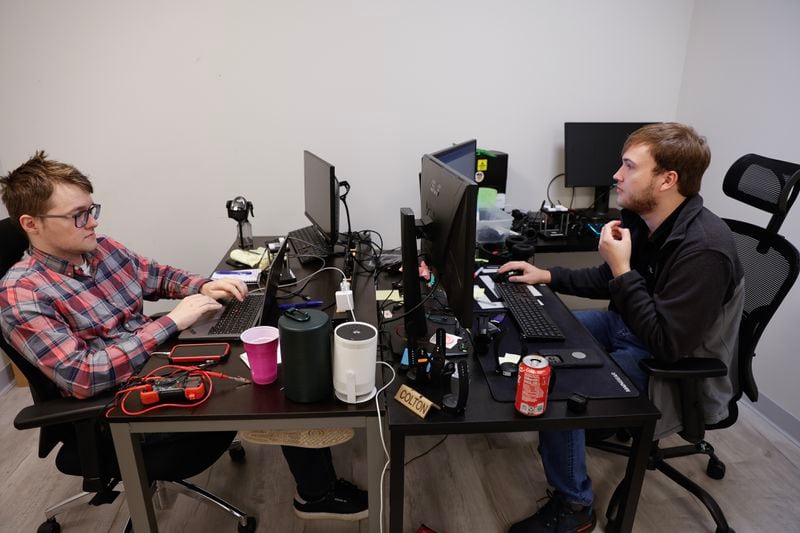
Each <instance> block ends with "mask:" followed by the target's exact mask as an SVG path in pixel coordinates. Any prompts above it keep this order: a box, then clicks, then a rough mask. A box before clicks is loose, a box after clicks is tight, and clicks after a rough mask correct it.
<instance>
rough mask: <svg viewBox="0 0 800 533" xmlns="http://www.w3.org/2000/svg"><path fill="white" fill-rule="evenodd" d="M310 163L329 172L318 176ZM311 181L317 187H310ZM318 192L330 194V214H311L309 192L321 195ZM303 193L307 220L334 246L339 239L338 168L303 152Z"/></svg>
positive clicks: (309, 153)
mask: <svg viewBox="0 0 800 533" xmlns="http://www.w3.org/2000/svg"><path fill="white" fill-rule="evenodd" d="M309 163H313V164H315V165H318V166H319V168H326V169H327V172H320V173H319V175H317V173H314V172H311V170H312V169H311V168H310V165H309ZM323 174H324V177H323ZM326 178H327V181H328V183H327V186H326V183H325V181H326ZM311 181H313V182H314V184H315V185H316V187H309V185H310V182H311ZM317 191H327V192H328V196H327V198H326V199H325V200H326V201H325V203H326V204H327V205H328V209H329V211H330V213H313V212H310V211H311V209H310V207H311V205H310V203H309V192H312V194H320V193H319V192H317ZM303 192H304V199H305V204H304V209H303V212H304V214H305V216H306V218H307V219H308V220H309V221H310V222H311V223H312V224H313V225H314V227H315V228H316V229H317V231H319V232H320V233H321V234H322V235H323V236H324V237H325V240H326V241H327V242H328V244H329V245H330V246H333V245H334V244H336V243H337V241H338V239H339V180H338V179H337V178H336V168H335V167H334V166H333V165H332V164H330V163H328V162H327V161H325V160H324V159H322V158H321V157H319V156H318V155H316V154H314V153H312V152H310V151H308V150H303ZM323 219H327V220H323Z"/></svg>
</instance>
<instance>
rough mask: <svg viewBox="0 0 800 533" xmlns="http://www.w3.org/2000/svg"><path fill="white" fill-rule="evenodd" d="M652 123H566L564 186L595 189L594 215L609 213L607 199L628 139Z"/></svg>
mask: <svg viewBox="0 0 800 533" xmlns="http://www.w3.org/2000/svg"><path fill="white" fill-rule="evenodd" d="M647 124H652V122H565V123H564V185H566V186H567V187H594V192H595V201H594V206H593V209H592V210H593V212H594V213H595V214H597V215H598V216H602V215H604V214H607V213H608V199H609V198H608V197H609V195H610V193H611V188H612V186H613V185H614V179H613V176H614V173H615V172H616V171H617V170H618V169H619V166H620V161H621V155H622V146H623V145H624V144H625V141H626V140H627V138H628V136H629V135H630V134H631V133H633V132H634V131H636V130H638V129H639V128H641V127H642V126H646V125H647Z"/></svg>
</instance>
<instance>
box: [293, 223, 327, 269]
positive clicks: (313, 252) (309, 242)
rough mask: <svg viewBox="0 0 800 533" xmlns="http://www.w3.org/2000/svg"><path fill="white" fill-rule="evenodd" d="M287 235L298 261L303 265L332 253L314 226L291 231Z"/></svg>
mask: <svg viewBox="0 0 800 533" xmlns="http://www.w3.org/2000/svg"><path fill="white" fill-rule="evenodd" d="M286 237H287V238H288V239H289V242H291V243H292V248H294V253H295V255H296V256H297V259H298V261H300V263H301V264H303V265H307V264H308V263H312V262H314V261H318V260H319V258H320V257H328V256H329V255H331V251H332V250H331V248H330V246H328V243H327V241H326V240H325V238H324V237H323V236H322V235H320V233H319V231H317V229H316V228H315V227H314V226H306V227H304V228H300V229H296V230H294V231H290V232H289V234H288V235H287V236H286Z"/></svg>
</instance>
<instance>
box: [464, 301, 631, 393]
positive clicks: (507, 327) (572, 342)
mask: <svg viewBox="0 0 800 533" xmlns="http://www.w3.org/2000/svg"><path fill="white" fill-rule="evenodd" d="M538 288H539V290H540V291H541V293H542V296H541V300H542V301H543V302H544V305H545V308H546V309H547V311H548V313H549V314H550V317H551V318H552V319H553V321H554V322H555V323H556V324H558V326H559V328H560V329H561V330H562V332H563V333H564V337H565V339H564V340H563V341H556V342H532V341H523V340H521V339H520V337H519V333H518V331H517V329H516V325H515V324H514V321H513V320H512V319H511V317H508V316H504V315H506V311H505V310H495V311H489V310H476V313H477V314H482V315H485V316H492V317H493V318H495V320H496V321H497V322H500V329H501V332H502V335H501V336H500V337H498V339H499V342H497V343H496V347H495V344H490V345H489V346H488V347H486V349H484V350H483V352H482V351H481V350H480V349H478V348H476V355H477V357H478V361H479V362H480V364H481V368H482V369H483V373H484V374H485V375H486V381H487V382H488V384H489V389H490V391H491V393H492V397H493V398H494V399H495V400H497V401H498V402H513V401H514V397H515V395H516V392H517V377H516V376H513V377H505V376H503V375H500V374H498V373H497V372H495V368H496V366H497V358H496V356H495V349H496V353H499V354H500V355H504V354H506V353H513V354H522V355H527V354H542V355H547V354H554V355H555V354H558V355H561V357H562V359H567V360H569V359H568V358H567V357H565V355H566V354H571V353H572V352H575V351H581V352H584V353H586V354H587V357H586V358H585V359H583V360H580V361H574V360H573V361H571V362H572V363H575V364H571V365H567V364H565V365H563V366H561V367H554V373H555V374H556V375H557V376H556V383H555V387H551V390H550V398H552V399H554V400H566V399H567V398H569V397H570V396H572V395H573V394H575V393H579V394H582V395H584V396H586V397H587V398H630V397H636V396H639V391H638V389H637V388H636V386H635V385H634V384H633V383H632V382H631V380H630V379H628V376H627V375H625V373H624V372H623V371H622V370H621V369H620V368H619V367H618V366H617V364H616V363H615V362H614V360H613V359H611V357H609V356H608V355H607V354H606V353H605V352H604V351H603V349H602V347H601V346H600V345H598V344H597V341H596V340H595V339H594V337H592V334H591V333H589V331H588V330H587V329H586V328H585V327H584V326H583V325H582V324H581V323H580V322H578V320H577V319H576V318H575V315H573V314H572V312H571V311H570V310H569V309H568V308H567V307H566V306H565V305H564V304H563V303H562V302H561V301H560V300H559V299H558V296H556V295H555V294H554V293H553V292H552V290H551V289H550V288H549V287H542V286H539V287H538ZM478 322H479V318H478V316H476V317H475V324H474V326H473V331H479V327H478ZM573 359H574V358H573ZM581 365H583V366H581Z"/></svg>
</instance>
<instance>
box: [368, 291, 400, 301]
mask: <svg viewBox="0 0 800 533" xmlns="http://www.w3.org/2000/svg"><path fill="white" fill-rule="evenodd" d="M375 299H376V300H378V301H379V302H383V301H387V302H402V301H403V298H402V296H400V292H398V291H397V290H396V289H395V290H380V291H375Z"/></svg>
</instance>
